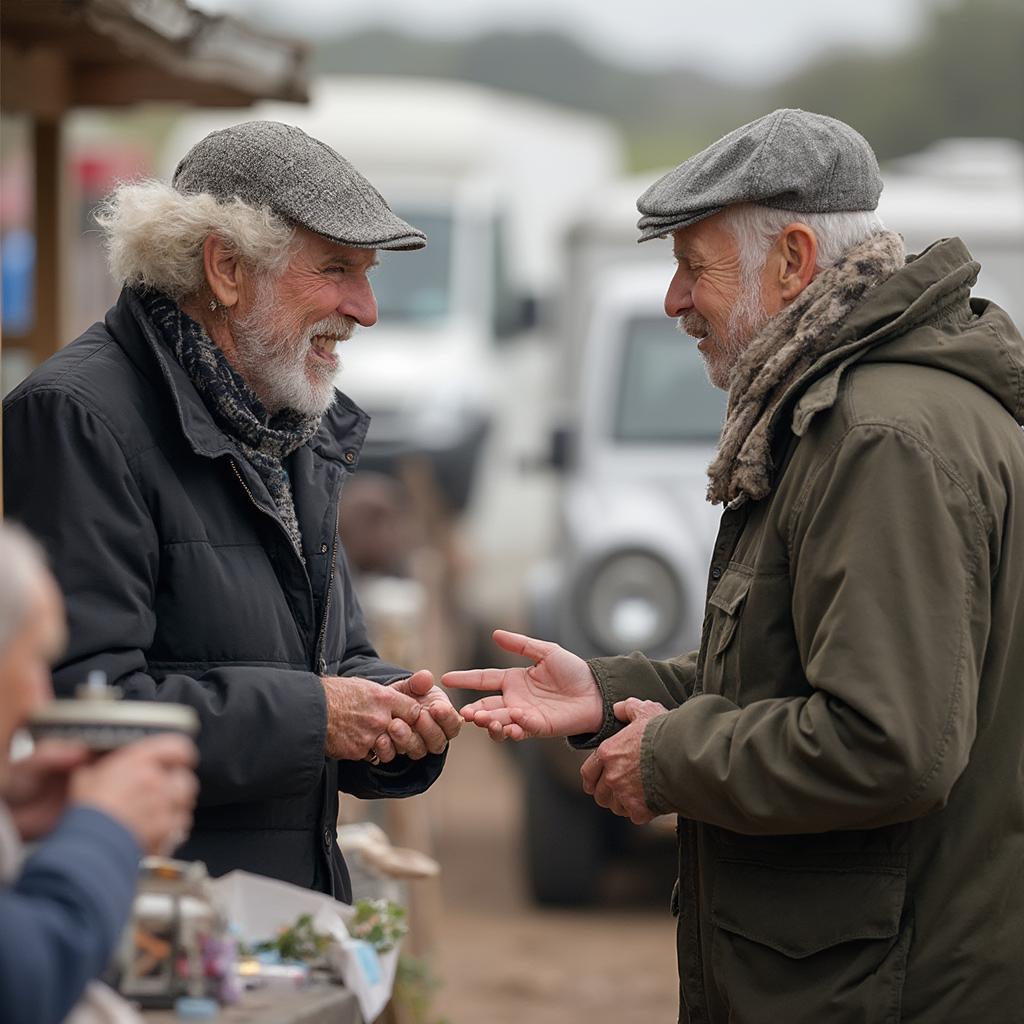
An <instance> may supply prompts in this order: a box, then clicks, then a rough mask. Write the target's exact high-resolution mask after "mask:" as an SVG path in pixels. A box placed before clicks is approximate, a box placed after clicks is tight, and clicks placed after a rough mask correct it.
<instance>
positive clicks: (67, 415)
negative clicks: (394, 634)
mask: <svg viewBox="0 0 1024 1024" xmlns="http://www.w3.org/2000/svg"><path fill="white" fill-rule="evenodd" d="M368 422H369V420H368V417H367V416H366V414H365V413H363V412H362V411H361V410H360V409H359V408H358V407H357V406H355V405H354V404H353V403H352V402H351V401H349V400H348V399H347V398H345V397H344V396H343V395H339V396H338V399H337V401H336V402H335V404H334V406H333V407H332V408H331V409H330V410H329V411H328V413H327V414H326V415H325V416H324V418H323V422H322V424H321V426H320V430H319V431H318V433H317V434H315V435H314V437H313V438H312V439H311V440H310V441H309V442H307V443H306V444H305V445H303V446H302V447H301V448H299V449H298V450H297V451H296V452H294V453H293V454H292V455H291V456H290V458H289V459H288V461H287V468H288V471H289V473H290V476H291V480H292V489H293V492H294V496H295V507H296V513H297V515H298V520H299V527H300V529H301V532H302V538H303V554H304V556H305V560H306V565H305V566H303V564H302V561H301V560H300V559H299V557H298V555H297V553H296V552H295V549H294V546H293V545H292V543H291V541H290V540H289V537H288V534H287V532H286V530H285V527H284V524H283V523H282V522H281V520H280V518H279V516H278V515H277V513H276V511H274V505H273V501H272V499H271V497H270V495H269V493H268V492H267V489H266V487H265V486H264V484H263V482H262V480H261V479H260V478H259V476H258V475H257V473H256V472H255V471H254V470H253V469H252V468H251V467H250V466H249V464H248V463H247V462H246V461H245V459H244V458H243V457H242V456H241V455H240V454H239V452H238V450H237V449H236V447H235V444H234V443H233V441H232V440H231V438H230V437H228V436H226V435H225V434H224V433H223V432H222V431H221V429H220V428H219V427H218V426H217V425H216V423H215V422H214V420H213V418H212V417H211V415H210V413H209V412H208V411H207V408H206V406H205V405H204V404H203V402H202V399H201V398H200V397H199V395H198V393H197V392H196V390H195V388H194V387H193V386H192V384H191V382H190V381H189V379H188V377H187V376H186V374H185V372H184V370H182V368H181V366H180V365H179V364H178V362H177V360H176V359H175V358H174V357H173V355H172V354H171V353H170V351H169V350H168V349H167V348H166V347H165V345H164V344H163V342H162V341H161V340H160V339H159V338H158V336H157V334H156V332H155V331H154V329H153V326H152V325H151V324H150V323H149V322H148V320H147V319H146V315H145V313H144V311H143V308H142V305H141V303H140V302H139V299H138V296H137V295H136V294H134V293H133V292H132V291H131V290H126V291H124V292H123V293H122V295H121V297H120V299H119V301H118V304H117V305H116V306H115V307H114V308H113V309H112V310H110V312H109V313H108V314H107V317H106V320H105V321H104V322H103V323H97V324H94V325H93V326H92V327H91V328H89V330H88V331H86V332H85V334H83V335H82V337H80V338H79V339H78V340H77V341H75V342H74V343H73V344H71V345H69V346H68V347H67V348H65V349H63V350H62V351H60V352H59V353H58V354H57V355H55V356H54V357H53V358H52V359H49V360H47V362H46V363H44V364H43V365H42V366H40V367H39V368H38V369H37V370H36V371H35V372H34V373H33V374H31V376H30V377H29V378H28V379H27V380H26V381H25V382H24V383H23V384H22V385H20V386H19V387H18V388H16V389H15V391H14V392H12V394H11V395H10V396H9V397H8V399H7V400H6V401H5V403H4V431H3V433H4V496H5V500H6V504H7V515H8V516H9V517H10V518H11V519H13V520H17V521H20V522H22V523H24V524H25V525H26V526H27V527H28V528H29V529H30V530H31V531H32V532H33V533H34V534H35V535H36V536H37V537H38V538H39V539H40V540H41V542H42V543H43V544H44V545H45V547H46V549H47V551H48V552H49V555H50V558H51V559H52V563H53V569H54V572H55V573H56V575H57V579H58V581H59V582H60V585H61V587H62V589H63V591H64V594H65V598H66V601H67V612H68V624H69V630H70V642H69V645H68V650H67V653H66V656H65V658H64V660H63V662H62V663H61V664H60V665H59V666H58V668H57V670H56V672H55V674H54V686H55V689H56V690H57V693H58V694H59V695H68V694H70V693H71V692H72V691H73V689H74V687H75V685H76V684H77V683H78V682H80V681H81V680H82V679H84V677H85V674H86V673H87V672H88V671H89V670H90V669H102V670H104V671H105V672H106V673H107V676H108V678H109V680H110V681H111V682H112V683H115V684H117V685H118V686H120V687H122V688H123V689H124V690H125V693H126V694H127V696H129V697H133V698H138V699H145V700H154V699H155V700H164V701H174V702H180V703H185V704H190V705H192V707H194V708H195V709H196V710H197V711H198V713H199V717H200V719H201V723H202V732H201V735H200V738H199V748H200V754H201V765H200V770H199V775H200V781H201V793H200V797H199V806H198V808H197V811H196V816H195V828H194V831H193V833H192V835H191V837H190V839H189V840H188V842H187V843H186V844H185V845H184V846H183V847H182V848H181V849H180V850H179V851H178V855H180V856H182V857H185V858H188V859H199V860H203V861H205V862H206V864H207V866H208V867H209V869H210V871H211V873H213V874H222V873H223V872H225V871H229V870H231V869H233V868H244V869H246V870H249V871H254V872H258V873H260V874H264V875H270V876H273V877H275V878H281V879H284V880H286V881H289V882H293V883H295V884H297V885H302V886H307V887H310V888H314V889H319V890H321V891H323V892H330V893H333V894H334V895H336V896H337V897H338V898H340V899H344V900H348V899H350V897H351V893H350V889H349V881H348V874H347V872H346V871H345V865H344V862H343V860H342V858H341V854H340V852H339V851H338V849H337V845H336V843H335V841H334V826H335V820H336V817H337V810H338V790H339V789H341V790H343V791H345V792H348V793H353V794H355V795H356V796H360V797H382V796H386V797H402V796H411V795H413V794H415V793H420V792H422V791H423V790H425V789H426V788H427V787H428V786H429V785H430V784H431V783H432V782H433V781H434V779H435V778H437V776H438V775H439V774H440V771H441V768H442V765H443V763H444V758H443V756H439V757H435V756H432V755H428V756H427V758H425V759H424V760H422V761H419V762H412V761H409V760H408V759H406V758H399V759H397V760H396V761H395V762H393V763H392V765H390V766H382V767H378V768H373V767H371V766H370V765H368V764H366V763H365V762H354V761H334V760H332V759H328V758H325V756H324V736H325V730H326V722H327V717H326V707H325V700H324V693H323V687H322V685H321V683H320V681H319V675H320V674H326V675H340V676H348V675H358V676H363V677H365V678H369V679H373V680H375V681H378V682H381V683H387V682H391V681H393V680H395V679H396V678H401V677H403V676H406V675H408V672H407V671H406V670H403V669H400V668H397V667H395V666H393V665H389V664H387V663H385V662H383V661H381V660H380V659H379V658H378V657H377V654H376V652H375V651H374V649H373V647H372V646H371V645H370V642H369V640H368V639H367V636H366V629H365V626H364V624H363V617H362V612H361V611H360V608H359V603H358V601H357V599H356V596H355V594H354V592H353V590H352V585H351V581H350V578H349V572H348V569H347V566H346V564H345V557H344V553H343V552H342V551H341V550H340V548H339V543H338V540H337V530H336V525H337V507H338V497H339V494H340V491H341V487H342V484H343V483H344V481H345V479H346V477H347V476H348V475H349V474H350V473H351V472H352V471H353V469H354V468H355V466H356V463H357V461H358V457H359V449H360V446H361V445H362V442H363V438H364V437H365V435H366V428H367V425H368Z"/></svg>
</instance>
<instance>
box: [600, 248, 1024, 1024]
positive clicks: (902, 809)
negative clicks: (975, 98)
mask: <svg viewBox="0 0 1024 1024" xmlns="http://www.w3.org/2000/svg"><path fill="white" fill-rule="evenodd" d="M977 270H978V265H977V264H976V263H974V262H972V261H971V257H970V254H969V253H968V252H967V250H966V248H965V247H964V245H963V244H962V243H961V242H960V241H959V240H958V239H952V240H947V241H943V242H939V243H936V244H935V245H933V246H932V247H931V248H929V249H928V250H927V251H926V252H925V253H923V254H922V255H921V256H919V257H917V258H916V259H912V260H911V261H909V262H908V264H907V265H906V267H904V268H903V269H902V270H900V271H898V272H897V273H896V274H895V275H894V276H893V277H892V278H890V279H889V280H888V281H886V282H885V283H883V284H882V285H880V286H879V287H877V288H876V289H874V290H873V291H871V292H870V293H868V295H867V296H865V300H864V302H863V303H862V304H861V306H859V307H858V308H856V309H855V310H854V311H853V313H851V314H850V316H849V317H848V318H847V320H846V321H845V324H844V326H843V328H842V329H841V332H840V336H839V338H838V339H837V347H836V348H835V350H834V351H832V352H830V353H829V354H828V355H827V356H824V357H823V358H822V359H821V360H820V361H819V362H818V363H817V364H816V365H815V366H814V367H813V368H812V369H811V370H810V371H808V372H807V373H806V374H805V375H804V376H803V377H802V378H801V379H800V380H799V381H798V382H796V384H795V385H794V386H793V387H792V389H791V391H790V393H789V397H788V400H787V401H785V402H784V403H783V405H782V407H780V410H779V411H778V413H777V414H776V415H777V419H776V421H775V426H774V431H773V453H774V457H775V465H776V466H777V467H778V469H777V471H776V473H775V482H774V485H773V490H772V493H771V494H770V495H769V496H768V497H767V498H766V499H765V500H763V501H760V502H756V503H747V504H746V505H744V506H741V507H739V508H736V509H727V510H726V511H725V512H724V514H723V517H722V524H721V530H720V533H719V537H718V540H717V543H716V546H715V549H714V555H713V563H712V566H711V569H710V574H709V581H708V602H707V608H706V615H705V619H704V629H703V636H702V641H701V648H700V651H699V652H695V653H694V654H692V655H689V656H687V657H684V658H680V659H677V660H674V661H667V662H655V661H649V660H648V659H646V658H644V657H643V656H642V655H639V654H634V655H630V656H628V657H621V658H603V659H597V660H595V661H593V662H591V666H592V668H593V671H594V673H595V676H596V677H597V679H598V682H599V685H600V686H601V689H602V692H603V695H604V698H605V702H606V721H605V726H604V728H603V729H602V732H601V733H599V734H598V735H596V736H594V737H592V738H590V739H589V741H587V742H585V743H584V744H581V745H593V744H595V743H597V742H600V740H601V739H603V738H604V737H605V736H606V735H609V734H610V733H611V732H612V731H614V729H615V728H616V723H614V721H613V719H612V717H611V704H612V703H613V702H614V701H616V700H620V699H623V698H625V697H627V696H639V697H642V698H646V699H651V700H657V701H660V702H662V703H663V704H665V705H666V706H668V707H671V708H673V709H674V710H672V711H670V712H669V713H668V714H666V715H662V716H660V717H658V718H656V719H654V720H653V721H652V722H651V723H650V725H649V726H648V728H647V730H646V732H645V734H644V739H643V749H642V755H641V772H642V778H643V785H644V792H645V794H646V798H647V802H648V803H649V805H650V806H651V808H652V809H654V810H656V811H659V812H667V811H671V812H676V813H678V814H679V846H680V857H679V883H678V887H677V891H676V893H675V894H674V899H673V905H674V909H676V910H677V912H678V914H679V922H678V951H679V970H680V991H681V1000H682V1010H681V1019H682V1020H684V1021H688V1022H690V1024H701V1022H705V1021H707V1022H712V1024H718V1022H722V1024H725V1022H727V1021H728V1022H733V1024H740V1022H742V1024H754V1022H757V1024H760V1022H765V1024H775V1022H784V1024H798V1022H804V1021H806V1022H814V1024H840V1022H847V1021H849V1022H854V1021H856V1022H871V1024H875V1022H888V1021H908V1022H909V1021H913V1022H924V1021H927V1022H941V1024H955V1022H961V1021H962V1022H965V1024H989V1022H993V1024H995V1022H1007V1021H1024V433H1022V431H1021V428H1020V426H1019V424H1020V423H1021V422H1022V421H1024V340H1022V338H1021V336H1020V334H1019V333H1018V332H1017V330H1016V329H1015V328H1014V326H1013V324H1012V323H1011V321H1010V320H1009V318H1008V317H1007V315H1006V314H1005V313H1004V312H1003V311H1002V310H1000V309H999V308H998V307H996V306H994V305H993V304H991V303H989V302H986V301H984V300H979V299H969V288H970V286H971V285H972V284H973V282H974V280H975V278H976V276H977Z"/></svg>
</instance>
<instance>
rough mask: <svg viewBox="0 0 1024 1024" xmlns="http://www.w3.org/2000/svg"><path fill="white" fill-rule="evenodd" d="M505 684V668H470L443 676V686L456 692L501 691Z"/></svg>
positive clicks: (446, 673)
mask: <svg viewBox="0 0 1024 1024" xmlns="http://www.w3.org/2000/svg"><path fill="white" fill-rule="evenodd" d="M504 684H505V669H503V668H470V669H463V670H462V671H459V672H445V674H444V675H443V676H441V685H442V686H445V687H447V688H448V689H454V690H500V689H502V688H503V687H504Z"/></svg>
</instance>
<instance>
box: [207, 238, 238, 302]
mask: <svg viewBox="0 0 1024 1024" xmlns="http://www.w3.org/2000/svg"><path fill="white" fill-rule="evenodd" d="M203 271H204V272H205V274H206V284H207V286H208V287H209V289H210V291H211V292H212V294H213V297H214V298H215V299H216V300H217V301H218V302H219V303H220V304H221V305H222V306H227V307H228V308H230V307H232V306H234V305H235V304H236V303H237V302H238V298H239V290H240V287H241V280H240V278H241V266H240V263H239V260H238V254H237V253H236V252H235V250H234V249H233V248H232V247H231V246H230V245H228V243H227V242H225V241H224V239H223V238H221V237H220V235H207V236H206V241H204V242H203Z"/></svg>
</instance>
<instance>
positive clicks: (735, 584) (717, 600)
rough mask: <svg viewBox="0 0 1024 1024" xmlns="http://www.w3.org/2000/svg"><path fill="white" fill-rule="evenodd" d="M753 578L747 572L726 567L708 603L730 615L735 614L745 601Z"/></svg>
mask: <svg viewBox="0 0 1024 1024" xmlns="http://www.w3.org/2000/svg"><path fill="white" fill-rule="evenodd" d="M752 579H753V577H752V576H748V575H747V574H746V573H742V572H737V571H736V570H735V569H726V571H725V572H724V573H723V574H722V578H721V579H720V580H719V581H718V586H717V587H715V589H714V592H713V593H712V595H711V596H710V597H709V598H708V604H713V605H714V606H715V607H716V608H721V609H722V611H723V612H726V613H728V614H729V615H735V614H736V609H737V608H739V606H740V605H741V604H742V603H743V599H744V598H745V597H746V596H747V591H748V590H750V583H751V580H752Z"/></svg>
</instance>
